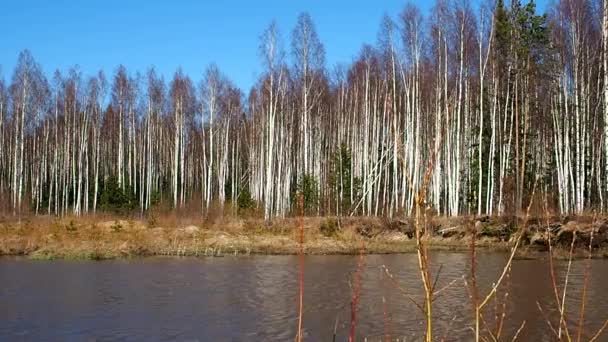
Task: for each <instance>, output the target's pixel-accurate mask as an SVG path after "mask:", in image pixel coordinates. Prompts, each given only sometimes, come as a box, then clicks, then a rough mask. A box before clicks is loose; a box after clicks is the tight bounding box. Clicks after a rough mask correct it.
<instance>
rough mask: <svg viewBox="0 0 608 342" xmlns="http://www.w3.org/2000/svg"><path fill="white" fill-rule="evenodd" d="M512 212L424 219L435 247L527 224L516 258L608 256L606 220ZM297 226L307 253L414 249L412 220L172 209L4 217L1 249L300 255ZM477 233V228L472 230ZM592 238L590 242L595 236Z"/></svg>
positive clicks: (484, 243)
mask: <svg viewBox="0 0 608 342" xmlns="http://www.w3.org/2000/svg"><path fill="white" fill-rule="evenodd" d="M522 221H523V220H522V219H518V218H515V217H482V218H474V217H457V218H445V217H434V218H430V219H428V220H427V223H426V224H427V227H428V230H429V232H431V234H430V236H429V237H428V241H429V246H430V248H431V250H435V251H463V252H464V251H466V250H469V249H470V248H471V245H472V242H473V239H474V242H475V245H476V246H477V247H482V248H484V249H486V250H491V251H508V250H509V249H510V248H511V246H512V245H513V241H514V240H515V238H516V236H517V232H518V231H519V228H521V227H524V226H525V227H526V233H525V235H524V237H523V239H522V247H521V248H520V249H519V252H518V257H521V258H528V257H532V258H536V257H546V256H547V253H546V251H547V250H548V248H547V247H548V242H549V238H550V239H551V241H552V244H553V245H555V246H557V247H558V248H556V249H555V254H556V255H557V256H558V257H559V256H560V255H561V256H566V255H567V251H568V250H569V247H570V245H571V242H572V238H573V236H574V235H575V236H576V240H575V246H576V247H577V248H576V249H575V256H578V257H582V256H585V255H587V250H588V246H589V244H590V242H591V244H592V246H593V251H594V252H593V255H594V257H608V219H597V218H592V217H576V218H569V217H566V218H563V217H561V218H557V217H555V218H552V219H550V220H548V222H549V223H548V224H547V219H544V218H543V219H528V220H527V222H526V223H525V224H524V223H523V222H522ZM300 226H302V227H303V231H304V244H303V250H304V253H305V254H357V253H360V252H361V251H362V249H363V250H364V252H365V253H368V254H384V253H408V252H415V250H416V242H415V238H414V232H415V230H414V223H413V220H410V219H406V220H389V219H383V218H370V217H356V218H343V219H341V220H338V219H336V218H323V217H307V218H304V219H301V220H300V219H298V218H290V219H277V220H274V221H272V222H265V221H264V220H261V219H237V218H216V219H214V220H213V221H212V222H211V221H210V220H207V221H206V222H202V221H201V220H200V218H199V219H198V222H197V219H188V218H183V217H179V215H173V216H172V217H169V218H167V217H164V218H163V219H155V218H152V219H143V220H141V219H124V218H116V217H111V216H107V215H97V216H85V217H79V218H77V217H64V218H55V217H47V216H32V217H29V218H26V219H22V220H20V221H17V220H15V219H13V218H2V217H0V255H23V256H28V257H30V258H34V259H53V258H66V259H112V258H125V257H136V256H153V255H167V256H225V255H243V254H245V255H248V254H297V253H298V251H299V239H300ZM473 232H475V234H473ZM592 236H593V239H592V240H591V237H592Z"/></svg>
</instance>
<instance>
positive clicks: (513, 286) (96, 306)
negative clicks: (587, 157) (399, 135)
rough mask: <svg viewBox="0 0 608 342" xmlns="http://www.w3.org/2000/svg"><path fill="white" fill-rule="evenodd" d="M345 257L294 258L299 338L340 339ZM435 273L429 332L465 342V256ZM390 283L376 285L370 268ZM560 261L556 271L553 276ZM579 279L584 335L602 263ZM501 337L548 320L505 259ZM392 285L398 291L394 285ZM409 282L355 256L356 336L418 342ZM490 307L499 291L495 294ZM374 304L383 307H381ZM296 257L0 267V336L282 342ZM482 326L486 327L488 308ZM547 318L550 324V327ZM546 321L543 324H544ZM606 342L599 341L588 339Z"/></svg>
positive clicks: (291, 314) (537, 264)
mask: <svg viewBox="0 0 608 342" xmlns="http://www.w3.org/2000/svg"><path fill="white" fill-rule="evenodd" d="M506 258H507V256H506V255H504V254H491V253H486V254H481V255H480V256H479V260H478V265H477V272H478V283H479V286H480V288H481V289H482V292H483V291H485V290H487V289H488V286H490V285H491V283H492V281H494V280H495V279H497V278H498V276H499V274H500V272H501V270H502V266H503V265H504V263H505V261H506ZM357 261H358V257H357V256H306V257H305V265H304V267H305V280H304V282H305V285H304V286H305V295H304V302H305V304H304V305H305V311H304V328H305V329H304V330H305V340H307V341H331V340H332V335H333V331H334V327H335V325H336V321H337V340H338V341H344V340H348V334H349V329H350V328H349V326H350V301H351V296H352V295H351V293H352V292H351V283H352V279H353V273H354V271H355V269H356V267H357ZM432 263H433V265H434V267H433V268H434V272H435V273H436V272H437V271H438V270H439V269H441V271H440V275H439V277H438V281H437V285H436V288H437V289H442V288H443V287H444V286H445V285H446V284H449V283H450V282H452V281H455V282H454V283H453V284H452V285H451V286H450V287H448V288H447V289H445V290H443V291H442V292H441V293H440V295H439V297H438V298H437V300H436V301H435V303H434V306H433V308H434V314H433V316H434V319H435V335H436V336H438V337H441V336H444V335H445V336H446V341H462V340H464V341H468V340H471V338H472V333H471V328H470V326H471V322H472V321H471V309H470V308H471V304H470V301H469V296H468V293H467V290H466V288H465V286H464V284H463V283H464V282H463V275H465V274H466V273H467V272H468V269H469V267H470V261H469V256H468V255H467V254H460V253H441V254H434V256H433V259H432ZM383 265H385V266H386V267H387V268H388V269H390V271H391V273H393V274H394V276H395V279H396V280H397V282H396V283H395V282H392V281H390V280H387V277H386V275H385V273H383V272H382V266H383ZM566 266H567V264H566V263H564V262H559V263H558V264H557V265H556V273H557V276H558V277H560V278H561V277H563V276H564V275H565V270H566ZM591 268H592V275H591V277H590V279H589V282H588V290H587V298H588V300H587V301H586V315H585V334H587V335H592V334H593V333H594V332H595V331H596V330H597V328H599V326H601V325H602V323H603V321H604V320H605V319H606V318H608V295H606V291H607V290H608V285H607V284H608V261H606V260H593V261H592V262H591ZM584 271H585V261H576V262H574V264H573V266H572V272H571V275H570V277H571V282H570V285H569V288H568V293H569V295H568V298H569V299H568V301H567V308H569V310H568V314H569V317H568V320H569V321H571V322H572V323H571V325H572V326H574V327H575V326H576V325H577V324H578V319H579V316H578V309H579V306H580V303H581V292H582V289H583V283H584V281H583V279H584V277H583V274H584ZM506 283H507V284H508V288H509V294H508V299H507V317H506V319H505V328H504V329H503V330H504V333H503V334H504V335H505V336H509V338H508V339H506V340H511V338H510V336H512V335H513V334H514V332H515V331H516V330H517V328H518V327H519V326H520V325H521V324H522V322H524V321H525V326H524V328H523V331H522V338H521V339H520V340H522V341H549V340H552V333H551V330H550V329H549V328H548V325H547V323H546V319H545V318H543V316H542V315H541V313H540V311H539V309H538V304H537V302H538V303H539V304H540V306H541V307H542V308H543V309H544V311H545V315H547V316H549V317H551V318H555V317H556V316H555V302H554V294H553V291H552V288H551V277H550V273H549V264H548V262H547V261H546V260H517V261H515V263H514V265H513V269H512V272H511V276H510V277H509V278H508V279H507V281H506ZM398 287H399V288H398ZM403 292H407V293H408V295H410V296H411V298H412V299H413V300H414V301H418V300H420V294H421V293H422V292H421V283H420V278H419V272H418V270H417V259H416V255H415V254H408V255H372V256H366V257H365V259H364V267H363V269H362V272H361V291H360V298H359V305H358V307H359V311H358V317H357V321H358V323H357V337H358V339H360V340H363V339H364V338H367V339H368V341H380V340H381V339H383V338H384V336H385V334H387V332H388V334H389V335H390V336H391V337H392V338H396V337H400V338H403V337H407V341H416V340H420V338H421V336H422V331H423V326H422V322H423V319H422V314H421V312H420V310H419V309H418V308H417V307H416V305H415V304H413V303H412V301H411V300H410V299H409V298H408V297H407V295H405V294H404V293H403ZM499 295H500V297H501V298H503V297H504V293H500V294H499ZM383 298H384V299H385V303H386V304H383ZM297 303H298V258H297V257H296V256H251V257H223V258H204V259H196V258H147V259H132V260H115V261H102V262H95V261H30V260H25V259H11V258H5V259H0V337H1V338H0V339H1V340H7V341H15V340H27V341H30V340H31V341H41V340H52V341H91V340H95V341H103V340H137V341H169V340H170V341H290V340H291V341H292V340H293V338H294V336H295V332H296V327H297ZM488 307H489V308H490V309H491V310H490V311H488V312H486V315H485V318H486V322H487V324H488V325H492V326H493V324H494V307H495V305H494V303H493V302H492V303H491V304H490V305H488ZM554 320H555V319H554ZM554 323H555V322H554ZM600 341H608V336H605V338H603V339H600Z"/></svg>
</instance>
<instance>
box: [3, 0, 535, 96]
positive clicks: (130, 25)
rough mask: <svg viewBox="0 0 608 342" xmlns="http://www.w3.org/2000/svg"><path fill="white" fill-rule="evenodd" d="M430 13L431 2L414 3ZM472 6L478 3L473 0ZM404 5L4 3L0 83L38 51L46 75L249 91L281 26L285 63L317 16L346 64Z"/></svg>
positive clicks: (389, 1)
mask: <svg viewBox="0 0 608 342" xmlns="http://www.w3.org/2000/svg"><path fill="white" fill-rule="evenodd" d="M414 2H415V3H417V4H418V6H419V7H420V8H421V9H422V10H423V13H425V11H428V9H429V7H430V4H429V3H430V1H424V0H418V1H414ZM473 2H475V1H473ZM541 2H542V1H541ZM405 3H406V1H404V0H382V1H377V0H376V1H358V0H350V1H349V0H253V1H249V0H232V1H230V0H215V1H210V0H207V1H205V0H201V1H196V0H184V1H169V0H166V1H153V0H149V1H146V0H131V1H129V0H122V1H120V0H105V1H98V0H82V1H75V0H74V1H67V0H52V1H50V0H21V1H18V0H6V2H5V3H3V4H2V6H0V23H1V25H2V34H0V41H1V43H0V66H1V71H0V72H1V73H0V77H4V78H5V79H7V80H8V79H10V77H11V74H12V70H13V68H14V66H15V62H16V59H17V55H18V53H19V51H21V50H23V49H26V48H27V49H29V50H30V51H32V54H33V55H34V58H36V60H37V61H38V62H39V63H40V64H41V65H42V67H43V69H44V71H45V72H46V73H47V75H51V74H52V72H53V71H54V70H55V69H59V70H61V71H62V72H64V71H67V70H68V68H69V67H71V66H73V65H76V64H78V65H79V66H80V69H81V70H82V71H83V73H84V75H92V74H94V73H95V72H96V71H98V70H100V69H103V70H104V71H105V72H106V74H107V76H108V77H110V76H111V75H112V74H113V72H114V70H115V68H116V66H118V65H119V64H121V63H122V64H124V65H125V66H126V67H127V69H128V70H129V72H135V71H136V70H139V71H141V72H145V71H146V69H147V68H148V67H149V66H155V68H156V69H157V71H159V72H160V73H161V74H163V75H164V76H165V79H166V80H169V79H170V78H171V77H172V75H173V73H174V71H175V70H176V69H177V68H178V67H180V66H181V67H182V69H183V70H184V71H185V72H186V73H187V74H188V75H189V76H190V77H192V78H193V79H194V81H195V82H198V81H199V80H200V79H201V78H202V73H203V71H204V69H205V68H206V67H207V66H208V65H209V64H210V63H213V62H214V63H216V64H217V65H218V66H219V67H220V69H221V70H222V71H223V72H224V73H225V74H226V75H227V76H228V77H229V78H230V79H232V80H233V81H234V82H235V83H236V84H237V85H238V86H239V87H241V88H242V89H243V90H244V91H245V93H247V91H248V88H249V87H250V86H251V85H252V84H253V83H254V82H255V80H256V78H257V75H258V74H259V73H260V71H261V69H262V68H261V64H260V58H259V56H258V45H259V37H260V35H261V33H262V31H263V30H264V29H265V28H266V27H267V26H268V24H269V23H270V22H271V20H272V19H276V20H277V23H278V25H279V28H280V30H281V34H282V36H283V41H284V46H285V48H286V50H287V51H286V52H287V55H288V56H289V46H290V45H289V40H290V35H291V30H292V28H293V26H294V23H295V21H296V18H297V15H298V14H299V13H300V12H302V11H307V12H308V13H310V15H311V16H312V18H313V20H314V22H315V24H316V27H317V31H318V34H319V36H320V38H321V41H322V42H323V44H324V45H325V50H326V53H327V56H326V57H327V58H326V60H327V65H328V66H330V67H331V66H333V65H334V64H336V63H342V62H345V63H348V62H350V61H352V59H353V57H354V56H355V55H356V54H357V53H358V52H359V50H360V48H361V45H362V44H363V43H375V42H376V34H377V32H378V27H379V24H380V19H381V17H382V15H383V14H384V13H388V14H389V15H391V16H393V17H395V16H396V15H397V14H398V13H399V12H400V11H401V9H402V8H403V6H404V5H405Z"/></svg>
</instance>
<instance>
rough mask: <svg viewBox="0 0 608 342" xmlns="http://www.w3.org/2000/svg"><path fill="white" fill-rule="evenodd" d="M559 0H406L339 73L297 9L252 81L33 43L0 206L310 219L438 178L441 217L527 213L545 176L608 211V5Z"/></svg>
mask: <svg viewBox="0 0 608 342" xmlns="http://www.w3.org/2000/svg"><path fill="white" fill-rule="evenodd" d="M544 10H545V13H540V11H539V10H538V9H537V8H536V5H535V4H534V2H520V1H519V0H512V1H510V2H509V1H504V2H503V0H497V1H485V0H484V1H481V4H478V3H472V2H471V1H469V0H436V1H435V3H434V4H433V6H432V9H431V11H429V12H428V13H427V12H426V11H425V12H423V11H421V10H420V9H419V8H417V7H416V6H415V5H413V4H406V5H405V6H404V8H403V9H402V11H401V12H400V13H390V14H387V15H386V16H385V17H384V18H383V19H382V20H381V21H380V22H379V28H378V32H377V40H376V41H375V42H371V43H370V44H365V45H363V46H362V47H361V49H360V52H359V53H358V54H357V55H356V56H353V59H352V62H351V63H349V64H340V65H335V66H328V65H326V62H325V53H324V51H325V49H324V46H323V43H322V32H318V31H317V29H316V28H315V24H314V20H313V18H311V17H310V16H309V15H308V14H306V13H302V14H301V15H299V17H298V18H297V21H296V25H295V27H293V28H291V30H290V31H288V32H280V30H279V28H278V27H277V25H276V24H275V23H270V25H269V26H268V27H267V29H266V30H264V31H263V32H261V34H260V42H259V54H258V56H246V58H258V59H259V61H260V63H261V67H260V68H261V72H260V74H259V78H258V80H257V82H256V83H255V85H254V86H253V87H252V89H245V90H244V89H238V88H237V87H236V86H235V85H234V84H233V83H232V82H231V81H230V80H229V78H228V77H227V76H226V75H225V74H223V73H222V71H221V70H219V69H218V67H217V66H214V65H211V66H208V67H207V68H206V71H205V72H204V73H202V74H201V75H186V74H184V73H183V72H182V71H181V70H177V71H176V72H175V73H174V75H173V76H172V77H171V79H164V78H163V77H162V76H160V75H159V74H158V73H157V72H156V71H155V70H154V68H150V69H148V70H145V71H135V70H127V69H126V68H125V67H124V66H117V67H116V68H115V69H114V70H113V72H112V74H104V73H103V72H99V73H97V74H94V75H83V74H82V72H81V71H80V70H79V68H78V67H74V68H71V69H70V70H61V71H55V72H52V71H51V72H49V71H48V70H43V68H42V66H41V65H40V64H39V63H37V62H36V60H35V59H34V56H32V54H31V53H30V52H29V51H27V50H26V51H23V52H21V53H20V54H19V56H18V57H17V58H18V62H17V65H16V67H15V70H13V71H12V75H4V74H3V75H4V76H2V75H0V211H1V212H2V213H4V214H5V215H24V214H45V215H67V214H69V215H76V216H78V215H85V214H88V213H95V212H98V211H113V210H125V211H127V212H129V213H141V214H144V213H146V212H147V211H149V210H151V209H152V208H154V207H155V206H166V207H170V208H176V209H179V208H186V207H188V208H193V207H194V208H196V210H197V211H200V213H201V214H202V215H206V214H208V213H209V212H210V211H212V210H218V208H219V209H221V210H223V212H226V213H233V214H239V212H241V211H243V210H250V211H253V212H255V213H257V214H258V215H260V216H263V217H264V218H266V219H270V218H273V217H283V216H289V215H294V214H297V213H298V212H299V210H300V209H299V207H298V198H299V194H302V197H303V202H304V205H303V206H304V210H305V211H306V214H307V215H327V216H330V215H331V216H334V215H338V216H353V215H362V216H376V215H377V216H387V217H394V216H397V215H408V214H410V213H411V212H412V210H413V208H414V206H415V203H414V202H415V200H416V196H415V194H416V193H417V192H418V191H419V190H420V189H421V187H423V186H425V185H426V184H428V186H426V187H427V188H428V189H426V196H425V203H424V205H425V206H426V208H427V209H429V210H433V211H434V212H435V213H437V214H438V215H445V216H455V215H484V214H487V215H513V214H517V213H518V212H519V211H521V210H522V209H523V208H524V207H525V206H526V204H527V202H528V201H529V198H530V195H531V191H532V187H533V184H534V183H535V182H536V183H537V184H538V188H537V191H539V192H541V193H542V194H543V196H544V198H546V200H547V202H548V205H549V207H550V208H551V210H553V211H554V212H556V213H561V214H570V213H572V214H580V213H582V212H585V211H601V212H605V211H606V210H607V209H608V1H606V0H604V1H601V0H556V1H554V2H553V3H552V4H550V5H547V8H546V9H544ZM200 43H201V44H204V42H200ZM150 62H151V63H153V61H150ZM203 69H204V66H201V70H203ZM6 77H9V78H8V79H7V78H6ZM191 77H194V78H191ZM427 170H429V172H427Z"/></svg>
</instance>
